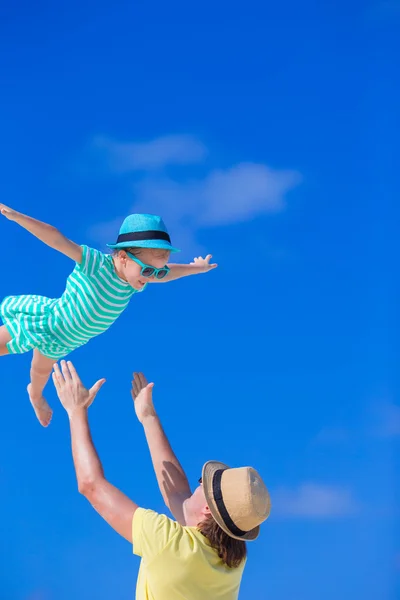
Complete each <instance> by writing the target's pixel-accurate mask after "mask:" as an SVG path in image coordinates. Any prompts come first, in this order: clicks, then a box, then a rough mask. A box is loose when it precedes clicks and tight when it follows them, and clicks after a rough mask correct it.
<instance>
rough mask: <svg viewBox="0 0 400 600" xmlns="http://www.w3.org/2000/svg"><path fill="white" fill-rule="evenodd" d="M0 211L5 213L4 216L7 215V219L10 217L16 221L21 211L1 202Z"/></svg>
mask: <svg viewBox="0 0 400 600" xmlns="http://www.w3.org/2000/svg"><path fill="white" fill-rule="evenodd" d="M0 213H1V214H2V215H3V217H6V219H9V220H10V221H15V220H16V218H17V216H18V215H19V213H18V212H17V211H16V210H13V209H12V208H10V207H9V206H6V205H5V204H1V203H0Z"/></svg>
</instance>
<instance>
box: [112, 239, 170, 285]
mask: <svg viewBox="0 0 400 600" xmlns="http://www.w3.org/2000/svg"><path fill="white" fill-rule="evenodd" d="M169 254H170V253H169V252H168V251H167V250H157V249H155V248H154V249H153V248H141V249H140V251H135V257H136V258H138V259H139V260H140V261H141V262H142V263H144V264H145V265H148V266H149V267H155V268H156V269H162V268H163V267H165V265H166V264H167V262H168V259H169ZM119 260H120V265H121V272H122V275H123V277H124V279H126V281H127V282H128V283H129V284H130V285H131V286H132V287H133V288H134V289H135V290H141V289H142V288H143V287H144V286H145V285H146V283H148V282H149V281H151V280H154V275H152V276H151V277H144V276H143V275H142V274H141V271H142V267H141V266H140V265H139V264H138V263H137V262H135V261H134V260H132V259H131V258H130V256H129V254H127V253H126V252H120V254H119Z"/></svg>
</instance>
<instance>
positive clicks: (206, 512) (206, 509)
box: [203, 504, 211, 517]
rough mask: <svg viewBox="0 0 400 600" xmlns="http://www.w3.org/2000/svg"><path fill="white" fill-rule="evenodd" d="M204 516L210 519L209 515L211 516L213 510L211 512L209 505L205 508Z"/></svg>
mask: <svg viewBox="0 0 400 600" xmlns="http://www.w3.org/2000/svg"><path fill="white" fill-rule="evenodd" d="M203 515H205V516H206V517H208V516H209V515H211V510H210V508H209V506H207V504H206V505H205V507H204V508H203Z"/></svg>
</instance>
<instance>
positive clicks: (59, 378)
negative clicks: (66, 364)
mask: <svg viewBox="0 0 400 600" xmlns="http://www.w3.org/2000/svg"><path fill="white" fill-rule="evenodd" d="M53 369H54V375H55V378H56V379H57V382H58V384H59V385H60V386H61V384H62V383H63V381H64V377H63V376H62V373H61V371H60V367H59V365H58V363H54V365H53Z"/></svg>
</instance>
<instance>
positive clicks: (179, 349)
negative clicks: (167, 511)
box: [0, 0, 400, 600]
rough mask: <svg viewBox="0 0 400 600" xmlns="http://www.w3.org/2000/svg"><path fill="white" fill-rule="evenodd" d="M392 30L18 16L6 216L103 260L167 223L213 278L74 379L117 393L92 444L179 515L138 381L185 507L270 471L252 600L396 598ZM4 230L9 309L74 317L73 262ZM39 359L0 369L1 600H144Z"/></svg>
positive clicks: (140, 303)
mask: <svg viewBox="0 0 400 600" xmlns="http://www.w3.org/2000/svg"><path fill="white" fill-rule="evenodd" d="M3 4H4V3H3ZM146 4H147V6H146ZM399 17H400V4H399V2H398V0H389V1H387V2H379V1H378V2H376V3H374V2H373V1H371V2H358V1H353V2H350V3H345V2H343V0H338V1H337V2H335V3H321V2H312V1H310V0H306V1H305V2H302V3H296V2H293V1H289V2H285V3H270V2H269V3H267V4H266V3H261V2H260V1H258V2H255V1H254V0H249V1H248V2H246V3H245V4H239V5H237V6H236V5H235V6H232V4H231V3H228V2H226V1H221V2H213V3H211V2H210V1H209V0H205V1H204V2H203V3H202V4H201V5H197V4H196V5H191V4H190V5H189V4H188V3H187V2H183V1H182V0H179V1H177V0H172V2H169V3H168V4H166V3H162V2H159V1H153V2H147V3H144V2H140V3H132V2H128V1H125V0H123V1H121V0H114V2H112V3H111V2H109V1H108V0H106V1H104V2H103V3H101V4H99V3H98V2H94V1H92V0H84V1H83V2H81V3H78V2H76V0H72V1H71V2H69V3H64V2H60V3H53V5H50V3H47V2H39V1H38V2H35V3H34V4H33V3H28V2H26V0H25V1H24V0H23V1H22V2H20V3H18V7H17V6H16V5H13V4H11V3H8V4H7V5H6V4H4V5H3V6H2V7H1V8H0V77H1V89H2V91H1V96H0V109H1V138H0V158H1V162H2V177H1V180H0V201H1V202H4V203H5V204H9V205H10V206H12V207H14V208H16V209H17V210H20V211H22V212H25V213H28V214H31V215H32V216H35V217H37V218H39V219H42V220H45V221H48V222H50V223H52V224H54V225H56V226H58V227H59V228H60V229H61V230H62V231H63V232H64V233H65V234H66V235H67V236H69V237H71V238H72V239H74V240H75V241H77V242H79V243H89V244H92V245H95V246H98V247H101V248H103V247H104V246H105V243H106V242H107V241H113V240H114V238H115V236H116V234H117V229H118V223H119V221H120V220H121V219H122V218H123V217H124V216H125V215H126V214H128V213H129V212H133V211H142V210H146V211H148V212H152V211H157V212H160V213H161V214H162V215H163V217H164V218H165V220H166V221H167V224H168V226H169V229H170V232H171V236H172V239H173V242H174V244H176V245H180V246H181V247H182V250H183V251H182V253H181V256H180V260H182V261H188V260H190V259H191V258H192V257H193V256H194V255H198V254H200V253H202V252H211V253H212V254H213V256H214V259H215V260H216V261H217V262H218V263H219V268H218V270H217V271H214V272H212V273H210V274H208V275H204V276H200V277H196V278H190V279H188V280H182V281H179V282H175V283H171V284H170V285H165V286H164V285H160V286H151V287H150V288H149V289H148V290H146V292H145V294H142V295H140V296H138V297H137V298H135V299H134V300H133V302H132V304H131V306H130V308H129V310H128V311H127V312H126V313H125V314H124V315H123V316H122V317H121V318H120V319H119V321H118V322H117V323H116V324H115V325H114V327H113V328H112V329H111V330H110V331H109V332H108V333H106V334H104V335H102V336H100V337H99V338H97V339H95V340H94V341H92V342H91V343H90V344H89V345H87V346H86V347H84V348H81V349H79V350H78V351H76V352H75V353H74V355H73V356H72V358H73V361H74V363H75V365H76V367H77V368H78V370H79V372H80V373H81V374H82V377H83V379H84V381H85V382H86V383H87V384H88V385H89V384H92V383H93V382H94V381H95V380H96V379H98V378H100V377H106V378H107V380H108V381H107V384H106V386H105V387H104V388H103V389H102V391H101V393H100V395H99V397H98V399H97V400H96V403H95V405H94V406H93V408H92V409H91V422H92V428H93V436H94V439H95V442H96V445H97V448H98V450H99V452H100V456H101V458H102V460H103V462H104V466H105V470H106V474H107V476H108V477H109V479H110V480H111V481H112V482H113V483H115V484H116V485H117V486H119V487H120V488H121V489H122V490H124V491H125V492H126V493H127V494H128V495H129V496H131V497H132V498H133V499H134V500H135V501H136V502H138V503H139V504H141V505H142V506H145V507H150V508H153V509H155V510H160V511H161V510H163V507H162V502H161V500H160V496H159V494H158V490H157V487H156V483H155V478H154V476H153V472H152V468H151V463H150V459H149V456H148V452H147V447H146V444H145V440H144V436H143V433H142V431H141V428H140V426H139V424H138V423H137V422H136V420H135V415H134V412H133V408H132V402H131V399H130V394H129V388H130V374H131V372H132V371H133V370H143V371H144V372H145V373H146V374H147V376H148V378H149V379H152V380H153V381H155V384H156V385H155V392H154V393H155V402H156V406H157V408H158V410H159V413H160V415H161V418H162V420H163V423H164V425H165V428H166V430H167V432H168V434H169V435H170V438H171V441H172V443H173V445H174V447H175V449H176V451H177V453H178V455H179V457H180V458H181V460H182V462H183V464H184V466H185V468H186V469H187V471H188V474H189V478H190V480H191V482H193V484H195V482H196V480H197V478H198V476H199V473H200V469H201V466H202V464H203V462H204V461H206V460H208V459H210V458H215V459H219V460H223V461H226V462H228V463H229V464H232V465H234V466H236V465H242V464H251V465H253V466H255V467H256V468H257V469H258V470H259V472H260V473H261V474H262V476H263V477H264V479H265V481H266V483H267V485H268V486H269V488H270V491H271V496H272V501H273V511H272V514H271V517H270V519H269V520H268V522H267V523H266V524H265V526H264V528H263V531H262V536H261V538H260V539H259V540H258V541H257V543H255V544H253V545H251V546H250V547H249V552H250V560H249V563H248V566H247V568H246V572H245V576H244V580H243V585H242V593H241V598H242V600H250V599H251V600H264V599H270V600H288V599H289V598H290V599H291V598H298V599H299V600H301V599H307V600H320V599H321V598H324V600H333V599H336V598H338V597H340V598H341V600H350V599H351V600H353V599H354V598H363V600H378V599H379V600H392V599H394V598H395V597H396V585H398V583H399V582H398V579H399V572H400V547H399V544H398V541H397V540H396V530H398V517H399V514H398V510H397V512H396V499H397V501H398V487H397V490H396V480H395V472H396V462H397V465H398V456H399V454H398V451H399V439H400V409H399V406H398V402H397V400H398V396H397V393H398V388H396V381H395V377H394V369H395V359H394V355H395V353H394V350H395V343H394V342H395V331H396V329H395V323H396V319H395V286H394V281H395V279H394V273H395V248H396V244H395V223H396V219H398V216H399V214H398V208H397V206H395V197H396V196H397V195H398V192H399V185H398V177H397V175H398V160H397V158H396V153H395V133H394V132H395V131H396V125H397V126H398V124H399V121H398V106H399V103H400V90H399V82H398V75H397V72H396V66H397V65H398V58H399V42H398V39H399V35H398V30H399V23H400V21H399ZM397 70H398V69H397ZM396 151H397V140H396ZM0 231H1V239H2V246H3V250H4V251H3V261H2V270H1V273H2V277H1V283H0V286H1V289H0V292H1V293H0V295H1V296H5V295H10V294H18V293H39V294H43V295H47V296H50V297H57V296H58V295H60V294H61V293H62V291H63V286H64V283H65V279H66V277H67V275H68V274H69V272H70V270H71V268H72V266H73V265H71V264H70V262H69V261H68V259H66V258H65V257H63V256H60V255H57V253H55V252H53V251H52V250H50V249H49V248H47V247H45V246H43V245H41V244H40V242H38V241H36V240H35V239H33V238H31V237H30V236H29V234H27V233H26V232H24V231H23V230H21V229H19V228H18V227H16V226H15V225H14V224H12V223H9V222H7V221H5V220H3V221H1V222H0ZM29 361H30V357H29V356H28V355H24V356H18V357H7V358H2V359H1V361H0V377H1V382H2V391H1V401H2V419H1V423H2V425H1V434H0V456H1V459H0V486H1V488H0V489H1V495H0V498H1V500H0V506H1V510H2V514H3V519H2V522H3V525H2V532H1V545H0V552H1V555H0V556H1V563H2V569H1V575H0V597H1V599H2V600H3V599H4V600H67V599H70V598H76V599H77V600H80V599H81V598H82V599H83V598H96V600H106V599H107V600H108V599H109V598H118V599H121V600H125V599H126V600H128V599H129V598H132V597H133V594H134V587H135V581H136V573H137V568H138V561H137V559H136V558H135V557H133V556H132V555H131V549H130V547H129V545H128V544H127V543H126V542H125V541H124V540H122V539H120V538H119V537H118V536H117V534H114V532H113V531H112V530H110V529H109V528H108V526H107V525H106V524H104V523H103V522H102V521H101V519H100V518H99V517H98V516H97V514H96V513H95V512H94V511H93V510H92V509H91V507H90V506H89V505H88V504H87V503H86V501H85V500H84V499H83V498H82V497H80V496H79V494H78V492H77V489H76V482H75V478H74V472H73V468H72V462H71V456H70V448H69V436H68V424H67V419H66V415H65V414H64V412H63V410H62V408H61V407H60V406H59V404H58V403H57V400H56V397H55V392H54V390H53V389H52V387H51V386H49V388H48V390H47V397H48V400H49V402H51V404H52V405H53V406H54V408H55V415H54V419H53V422H52V424H51V427H50V428H49V429H48V430H43V429H42V428H40V426H39V425H38V424H37V423H36V421H35V418H34V415H33V412H32V411H31V409H30V407H29V403H28V400H27V397H26V393H25V386H26V384H27V382H28V369H29ZM396 398H397V400H396ZM396 493H397V497H396ZM397 533H398V531H397Z"/></svg>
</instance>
